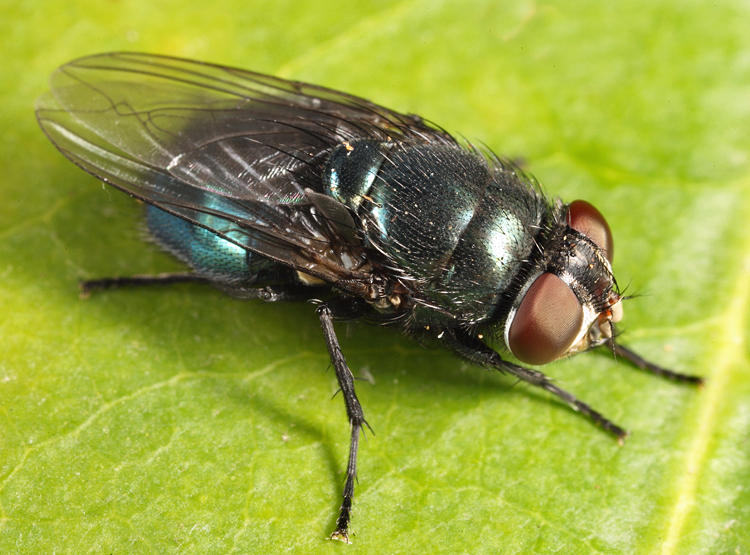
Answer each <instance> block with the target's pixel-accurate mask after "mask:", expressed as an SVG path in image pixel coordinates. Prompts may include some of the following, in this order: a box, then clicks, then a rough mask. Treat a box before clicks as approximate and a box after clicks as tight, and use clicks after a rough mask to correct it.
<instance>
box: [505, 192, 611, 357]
mask: <svg viewBox="0 0 750 555" xmlns="http://www.w3.org/2000/svg"><path fill="white" fill-rule="evenodd" d="M559 220H560V221H559V222H558V223H557V224H555V225H553V228H552V229H551V230H550V234H549V237H548V238H547V241H546V245H543V248H544V250H545V257H544V259H543V261H542V263H541V264H540V265H539V267H538V270H537V271H536V272H533V273H532V275H531V276H530V277H529V278H528V279H527V280H526V283H525V284H524V286H523V287H522V288H521V291H520V293H519V295H518V296H517V297H516V302H515V303H514V305H513V307H512V308H511V311H510V314H509V315H508V318H507V319H506V323H505V329H504V334H505V344H506V345H507V346H508V348H509V349H510V351H511V352H512V353H513V355H514V356H516V357H517V358H518V359H519V360H522V361H523V362H526V363H529V364H546V363H548V362H551V361H553V360H555V359H558V358H562V357H566V356H569V355H572V354H575V353H578V352H581V351H585V350H587V349H590V348H592V347H596V346H599V345H601V344H603V343H605V342H606V341H608V340H609V339H610V338H611V337H612V336H613V331H614V324H615V323H616V322H618V321H619V320H620V319H621V318H622V300H621V297H620V294H619V292H618V289H617V283H616V281H615V278H614V276H613V274H612V266H611V262H612V254H613V244H612V233H611V231H610V229H609V225H608V224H607V222H606V220H605V219H604V217H603V216H602V215H601V213H600V212H599V211H598V210H597V209H596V208H594V207H593V206H592V205H591V204H589V203H588V202H586V201H582V200H577V201H575V202H573V203H571V204H570V206H568V208H567V210H566V211H565V212H564V217H561V218H559Z"/></svg>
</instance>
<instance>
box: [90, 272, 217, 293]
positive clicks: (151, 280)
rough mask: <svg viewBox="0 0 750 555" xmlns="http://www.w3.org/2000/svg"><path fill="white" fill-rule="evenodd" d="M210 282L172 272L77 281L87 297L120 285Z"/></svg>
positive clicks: (194, 275) (191, 275)
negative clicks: (95, 292)
mask: <svg viewBox="0 0 750 555" xmlns="http://www.w3.org/2000/svg"><path fill="white" fill-rule="evenodd" d="M190 282H199V283H210V280H208V279H207V278H204V277H202V276H199V275H197V274H189V273H174V274H153V275H137V276H121V277H108V278H100V279H87V280H85V281H81V282H80V283H79V287H80V289H81V296H82V297H88V296H89V295H91V293H92V292H93V291H104V290H106V289H118V288H120V287H132V286H140V285H169V284H171V283H190Z"/></svg>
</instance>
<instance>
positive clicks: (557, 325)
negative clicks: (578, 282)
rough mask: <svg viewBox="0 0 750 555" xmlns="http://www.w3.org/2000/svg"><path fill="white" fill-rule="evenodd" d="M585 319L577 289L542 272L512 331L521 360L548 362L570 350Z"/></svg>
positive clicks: (511, 344) (511, 342)
mask: <svg viewBox="0 0 750 555" xmlns="http://www.w3.org/2000/svg"><path fill="white" fill-rule="evenodd" d="M582 322H583V309H582V308H581V303H579V302H578V298H577V297H576V295H575V293H573V290H572V289H571V288H570V287H568V286H567V285H566V284H565V282H564V281H563V280H561V279H560V278H559V277H557V276H556V275H554V274H549V273H545V274H542V275H540V276H539V277H538V278H536V280H534V283H533V284H532V285H531V287H530V288H529V290H528V291H527V292H526V295H524V297H523V300H522V301H521V304H520V305H519V307H518V311H517V312H516V315H515V317H514V318H513V323H512V324H511V326H510V331H509V332H508V347H510V350H511V352H512V353H513V354H514V355H515V356H516V357H518V359H519V360H522V361H523V362H527V363H529V364H546V363H547V362H551V361H553V360H555V359H557V358H560V357H561V356H563V355H564V354H565V353H567V352H568V349H569V348H570V346H571V344H572V343H573V340H575V338H576V336H577V335H578V332H579V331H580V329H581V323H582Z"/></svg>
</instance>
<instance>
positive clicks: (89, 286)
mask: <svg viewBox="0 0 750 555" xmlns="http://www.w3.org/2000/svg"><path fill="white" fill-rule="evenodd" d="M173 283H206V284H209V285H213V286H215V287H218V288H219V289H222V290H224V291H226V292H227V293H228V294H230V295H232V296H234V297H239V298H242V299H260V300H262V301H266V302H276V301H288V300H306V299H308V298H310V293H311V291H312V290H314V288H311V287H309V286H305V285H302V284H295V283H288V284H275V285H265V286H264V285H261V284H258V285H255V284H253V285H251V286H247V287H243V286H239V285H234V284H232V283H227V284H225V283H223V282H220V281H215V280H212V279H210V278H208V277H205V276H201V275H199V274H190V273H164V274H153V275H135V276H123V277H108V278H99V279H90V280H86V281H82V282H80V284H79V287H80V289H81V297H83V298H87V297H89V296H90V295H91V293H92V292H94V291H104V290H107V289H119V288H121V287H141V286H148V285H171V284H173Z"/></svg>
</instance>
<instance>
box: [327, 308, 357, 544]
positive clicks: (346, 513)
mask: <svg viewBox="0 0 750 555" xmlns="http://www.w3.org/2000/svg"><path fill="white" fill-rule="evenodd" d="M317 311H318V317H319V318H320V325H321V327H322V328H323V336H324V337H325V340H326V345H327V346H328V353H329V354H330V356H331V362H332V363H333V367H334V368H335V370H336V379H338V382H339V387H340V388H341V393H342V394H343V396H344V403H345V404H346V415H347V417H348V418H349V424H350V425H351V428H352V435H351V443H350V445H349V463H348V464H347V466H346V483H345V484H344V500H343V502H342V503H341V509H340V510H339V517H338V519H337V520H336V530H334V532H333V534H331V539H333V540H340V541H344V542H347V543H349V519H350V516H351V509H352V499H353V498H354V480H355V478H356V476H357V448H358V447H359V432H360V430H361V429H362V426H363V425H364V426H368V427H369V425H368V424H367V422H366V421H365V415H364V412H363V411H362V405H360V404H359V399H357V394H356V393H355V391H354V376H353V375H352V372H351V370H349V366H348V365H347V364H346V359H345V358H344V354H343V353H342V352H341V346H340V345H339V340H338V338H337V337H336V332H335V331H334V329H333V314H332V313H331V309H330V308H329V307H328V306H326V305H325V304H323V305H320V306H319V307H318V310H317Z"/></svg>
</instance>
